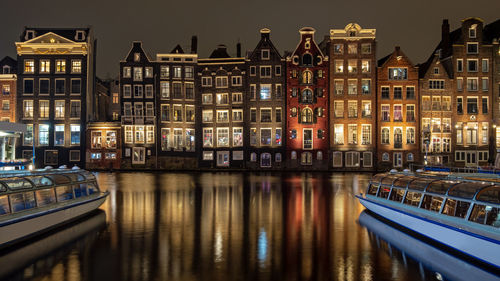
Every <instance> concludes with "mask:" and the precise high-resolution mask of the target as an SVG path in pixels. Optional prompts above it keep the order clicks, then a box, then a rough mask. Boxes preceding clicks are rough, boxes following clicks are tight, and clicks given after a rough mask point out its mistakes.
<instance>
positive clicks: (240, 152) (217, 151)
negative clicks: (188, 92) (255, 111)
mask: <svg viewBox="0 0 500 281" xmlns="http://www.w3.org/2000/svg"><path fill="white" fill-rule="evenodd" d="M245 77H246V64H245V58H244V57H242V56H241V46H240V44H238V46H237V52H236V57H231V56H230V55H229V54H228V52H227V48H226V46H225V45H219V46H218V47H217V48H216V49H215V50H214V51H213V52H212V54H211V55H210V57H209V58H204V59H198V67H197V70H196V80H197V82H196V84H197V85H198V93H199V96H197V104H198V111H197V112H200V113H201V116H200V117H201V120H200V121H201V122H199V123H198V124H199V125H198V126H199V129H198V130H197V132H198V133H197V134H198V136H199V137H198V138H197V139H199V140H200V141H198V142H197V145H198V148H197V151H199V153H198V157H199V166H200V167H202V168H209V167H217V168H243V167H244V165H245V157H244V146H245V145H246V144H245V142H244V140H245V136H244V135H245V132H244V127H245V125H244V121H245V119H244V116H245V115H244V114H248V113H245V111H244V106H245V103H246V102H247V99H246V96H247V95H246V93H245V87H244V85H245V83H246V81H244V79H245Z"/></svg>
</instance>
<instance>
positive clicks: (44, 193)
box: [36, 188, 56, 207]
mask: <svg viewBox="0 0 500 281" xmlns="http://www.w3.org/2000/svg"><path fill="white" fill-rule="evenodd" d="M36 202H37V203H38V207H42V206H45V205H49V204H52V203H54V202H56V194H55V193H54V188H47V189H41V190H37V191H36Z"/></svg>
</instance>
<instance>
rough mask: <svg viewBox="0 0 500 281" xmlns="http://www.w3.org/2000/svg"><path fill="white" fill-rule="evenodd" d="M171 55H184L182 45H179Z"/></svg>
mask: <svg viewBox="0 0 500 281" xmlns="http://www.w3.org/2000/svg"><path fill="white" fill-rule="evenodd" d="M170 53H171V54H184V50H183V49H182V47H181V45H179V44H177V46H175V48H174V49H173V50H172V51H171V52H170Z"/></svg>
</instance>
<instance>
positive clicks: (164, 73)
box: [129, 65, 212, 86]
mask: <svg viewBox="0 0 500 281" xmlns="http://www.w3.org/2000/svg"><path fill="white" fill-rule="evenodd" d="M129 77H130V76H129ZM169 77H170V67H169V66H168V65H162V66H161V67H160V78H162V79H164V78H169ZM204 78H206V77H204ZM209 78H210V77H209ZM211 79H212V78H210V82H212V80H211ZM201 81H202V85H203V86H205V85H204V84H203V79H202V80H201ZM210 84H212V83H210Z"/></svg>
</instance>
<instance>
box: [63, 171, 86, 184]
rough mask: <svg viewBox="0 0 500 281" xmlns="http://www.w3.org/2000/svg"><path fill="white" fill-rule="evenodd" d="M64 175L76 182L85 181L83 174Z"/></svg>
mask: <svg viewBox="0 0 500 281" xmlns="http://www.w3.org/2000/svg"><path fill="white" fill-rule="evenodd" d="M64 175H65V176H67V177H69V178H70V179H71V180H72V181H74V182H78V181H84V180H85V177H84V176H82V175H81V174H77V173H68V174H64Z"/></svg>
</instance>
